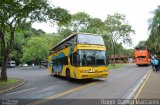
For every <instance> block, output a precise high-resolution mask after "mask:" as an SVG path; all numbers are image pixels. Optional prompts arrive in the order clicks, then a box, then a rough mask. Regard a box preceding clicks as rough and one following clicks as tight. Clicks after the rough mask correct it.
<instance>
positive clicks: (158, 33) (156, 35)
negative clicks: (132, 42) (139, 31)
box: [146, 6, 160, 51]
mask: <svg viewBox="0 0 160 105" xmlns="http://www.w3.org/2000/svg"><path fill="white" fill-rule="evenodd" d="M153 14H154V16H153V18H151V19H150V20H149V28H148V29H149V32H150V35H149V38H148V39H147V42H146V44H147V46H148V47H149V48H151V49H152V50H153V51H160V44H159V42H160V6H158V7H157V9H155V10H154V12H153Z"/></svg>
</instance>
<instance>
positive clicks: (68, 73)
mask: <svg viewBox="0 0 160 105" xmlns="http://www.w3.org/2000/svg"><path fill="white" fill-rule="evenodd" d="M66 78H67V80H70V79H71V76H70V71H69V69H67V70H66Z"/></svg>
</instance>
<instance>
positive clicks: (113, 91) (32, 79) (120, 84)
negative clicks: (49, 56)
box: [0, 64, 150, 104]
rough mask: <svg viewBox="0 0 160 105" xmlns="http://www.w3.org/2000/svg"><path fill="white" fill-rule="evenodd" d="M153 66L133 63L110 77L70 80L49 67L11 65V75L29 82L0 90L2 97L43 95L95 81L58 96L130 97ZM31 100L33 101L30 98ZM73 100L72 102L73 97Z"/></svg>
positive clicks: (36, 97) (90, 97) (16, 97)
mask: <svg viewBox="0 0 160 105" xmlns="http://www.w3.org/2000/svg"><path fill="white" fill-rule="evenodd" d="M149 69H150V67H148V66H145V67H137V66H136V65H134V64H130V65H127V66H125V67H122V68H119V69H115V70H114V69H113V70H110V75H109V78H107V79H106V80H97V79H94V80H90V81H85V82H82V81H80V82H79V81H72V82H69V81H67V80H65V79H63V78H55V77H52V76H50V75H49V73H48V72H47V69H45V68H44V69H34V70H33V69H32V68H29V67H26V68H24V67H23V68H14V69H8V75H9V76H16V77H22V78H24V79H26V80H27V81H28V82H27V83H26V84H25V85H23V86H22V87H19V88H17V89H14V90H12V91H9V92H6V93H3V94H0V98H12V99H43V98H47V97H49V96H53V95H56V94H58V93H60V92H63V91H66V90H69V89H73V88H75V87H79V86H82V85H85V84H88V83H91V82H95V84H93V85H92V86H89V87H86V88H84V89H81V90H79V91H76V92H73V93H71V94H66V95H64V96H62V97H59V98H58V99H117V98H118V99H119V98H121V99H126V98H127V97H128V96H129V95H130V93H131V92H132V90H133V89H134V87H135V86H136V85H137V84H138V83H139V82H140V80H141V79H142V78H143V76H144V75H145V74H146V73H147V72H148V70H149ZM27 102H30V101H29V100H27ZM48 102H52V100H48ZM65 102H66V101H65ZM67 103H68V102H67ZM69 103H72V102H71V101H69ZM63 104H64V103H63ZM65 104H66V103H65Z"/></svg>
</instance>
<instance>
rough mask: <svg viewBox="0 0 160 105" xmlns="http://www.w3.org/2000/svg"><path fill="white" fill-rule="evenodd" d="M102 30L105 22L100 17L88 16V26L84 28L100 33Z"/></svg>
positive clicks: (90, 31) (87, 30)
mask: <svg viewBox="0 0 160 105" xmlns="http://www.w3.org/2000/svg"><path fill="white" fill-rule="evenodd" d="M104 31H105V24H104V22H103V21H102V20H101V19H99V18H90V20H89V22H88V26H87V28H86V32H89V33H95V34H101V35H102V34H103V33H104Z"/></svg>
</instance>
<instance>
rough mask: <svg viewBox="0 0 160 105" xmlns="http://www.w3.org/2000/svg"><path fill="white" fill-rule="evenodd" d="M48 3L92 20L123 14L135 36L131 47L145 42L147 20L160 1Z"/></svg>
mask: <svg viewBox="0 0 160 105" xmlns="http://www.w3.org/2000/svg"><path fill="white" fill-rule="evenodd" d="M49 2H50V3H51V4H53V5H54V6H56V7H61V8H64V9H67V10H68V11H69V12H70V13H71V14H75V13H77V12H85V13H88V14H89V15H90V16H91V17H93V18H100V19H102V20H105V19H106V17H107V15H112V14H114V13H115V12H117V13H120V14H124V15H125V16H126V20H127V21H128V22H129V25H131V26H132V28H133V29H134V30H135V35H131V38H132V41H133V46H132V47H134V46H136V45H137V44H138V43H139V41H143V40H147V38H148V36H149V32H148V19H150V18H152V17H153V11H154V10H155V9H156V8H157V6H158V5H160V0H49ZM32 27H33V28H36V29H42V30H43V31H45V32H47V33H52V32H56V29H57V28H56V26H51V25H50V24H49V23H34V24H33V25H32Z"/></svg>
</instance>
